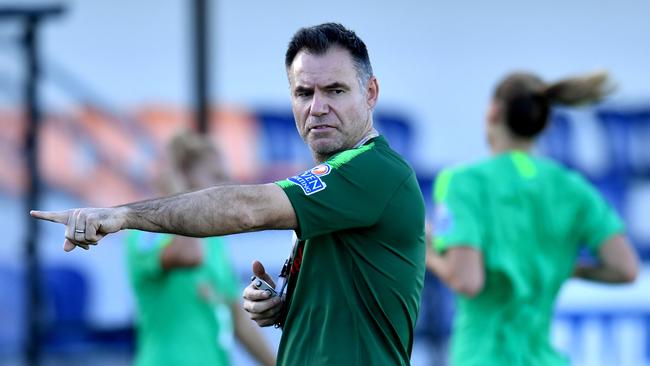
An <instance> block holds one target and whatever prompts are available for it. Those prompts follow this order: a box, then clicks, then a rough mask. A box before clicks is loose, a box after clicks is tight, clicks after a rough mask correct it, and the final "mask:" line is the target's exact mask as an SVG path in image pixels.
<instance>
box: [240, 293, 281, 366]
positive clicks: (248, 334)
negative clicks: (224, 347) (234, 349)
mask: <svg viewBox="0 0 650 366" xmlns="http://www.w3.org/2000/svg"><path fill="white" fill-rule="evenodd" d="M233 313H234V315H235V336H236V337H237V339H238V340H239V342H240V343H241V344H242V345H243V346H244V348H246V350H247V351H248V353H250V354H251V355H252V356H253V357H254V358H255V359H256V360H257V361H258V362H259V363H260V364H262V365H269V366H271V365H275V356H274V354H273V352H272V351H271V349H270V348H269V346H268V343H267V341H266V339H264V337H263V336H262V334H261V333H260V331H259V328H258V327H257V326H255V325H254V323H253V321H252V320H250V319H248V317H247V316H246V314H245V313H244V311H243V310H242V309H241V305H240V304H233Z"/></svg>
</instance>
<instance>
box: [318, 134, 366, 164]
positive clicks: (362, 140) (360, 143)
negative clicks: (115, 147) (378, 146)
mask: <svg viewBox="0 0 650 366" xmlns="http://www.w3.org/2000/svg"><path fill="white" fill-rule="evenodd" d="M377 136H379V132H377V130H376V129H375V128H374V127H372V128H371V129H370V131H368V132H366V133H365V134H364V135H363V137H361V138H360V139H359V141H357V143H356V144H354V146H352V147H350V148H347V149H343V150H340V151H336V152H334V153H332V154H328V155H322V154H316V153H314V161H316V162H317V163H319V164H320V163H323V162H325V161H326V160H327V159H329V158H330V157H332V156H334V155H336V154H338V153H340V152H341V151H345V150H350V149H356V148H357V147H361V146H363V145H364V144H365V143H366V142H368V141H369V140H371V139H373V138H375V137H377Z"/></svg>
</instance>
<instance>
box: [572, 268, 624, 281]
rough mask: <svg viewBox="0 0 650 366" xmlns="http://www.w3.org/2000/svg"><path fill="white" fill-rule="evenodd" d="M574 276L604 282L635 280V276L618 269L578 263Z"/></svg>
mask: <svg viewBox="0 0 650 366" xmlns="http://www.w3.org/2000/svg"><path fill="white" fill-rule="evenodd" d="M573 276H574V277H576V278H580V279H583V280H588V281H595V282H604V283H627V282H631V281H633V280H634V277H636V275H634V276H630V275H625V274H621V271H620V270H618V269H613V268H608V267H605V266H603V265H577V266H576V268H575V269H574V272H573Z"/></svg>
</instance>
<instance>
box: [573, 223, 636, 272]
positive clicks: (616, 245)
mask: <svg viewBox="0 0 650 366" xmlns="http://www.w3.org/2000/svg"><path fill="white" fill-rule="evenodd" d="M598 259H599V260H598V263H596V264H592V265H585V264H578V265H577V266H576V268H575V271H574V273H573V275H574V277H577V278H582V279H585V280H590V281H597V282H605V283H627V282H633V281H634V280H635V279H636V277H637V275H638V273H639V260H638V258H637V256H636V253H635V252H634V249H632V246H631V245H630V243H629V241H628V240H627V238H626V237H625V236H623V235H615V236H613V237H611V238H610V239H608V240H607V241H605V243H604V244H603V245H601V246H600V248H599V249H598Z"/></svg>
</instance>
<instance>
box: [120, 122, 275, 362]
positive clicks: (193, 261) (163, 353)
mask: <svg viewBox="0 0 650 366" xmlns="http://www.w3.org/2000/svg"><path fill="white" fill-rule="evenodd" d="M226 182H227V176H226V174H225V171H224V168H223V164H222V162H221V161H220V155H219V154H218V152H217V149H216V148H215V146H214V145H213V144H212V143H211V141H210V140H209V138H208V137H206V136H200V135H198V134H195V133H190V132H184V133H180V134H178V135H177V136H175V137H174V138H173V139H172V140H171V142H170V144H169V145H168V148H167V159H166V160H165V161H164V163H163V168H162V169H161V174H160V177H159V179H158V182H157V183H158V186H159V189H160V191H161V193H163V194H176V193H180V192H186V191H189V190H196V189H201V188H206V187H210V186H214V185H219V184H224V183H226ZM126 238H127V239H126V240H127V247H128V248H127V261H128V268H129V276H130V281H131V285H132V287H133V290H134V292H135V297H136V301H137V348H136V358H135V365H136V366H154V365H155V366H165V365H169V366H173V365H178V366H181V365H182V366H186V365H187V366H190V365H197V366H198V365H215V366H216V365H229V364H230V362H229V353H230V351H231V348H232V345H233V333H234V335H235V336H236V337H237V339H238V340H239V341H240V342H241V343H242V344H243V345H244V347H245V348H246V349H247V350H248V351H249V352H250V354H251V355H253V357H254V358H255V359H256V360H257V361H259V363H260V364H262V365H275V357H274V355H273V353H272V351H271V350H270V347H269V346H268V344H267V342H266V341H265V339H264V337H263V336H262V335H261V334H260V332H259V330H258V328H257V326H256V325H255V323H254V322H252V321H251V320H250V319H249V318H248V315H247V314H246V313H245V312H244V310H243V309H242V307H241V303H240V301H239V300H240V299H239V291H240V288H239V286H238V285H239V281H238V280H237V276H236V275H235V273H234V272H233V269H232V267H231V263H230V261H229V255H228V253H227V250H226V247H225V243H224V242H223V239H221V238H219V237H210V238H205V239H197V238H190V237H184V236H176V235H169V234H159V233H148V232H142V231H135V230H133V231H128V232H127V235H126Z"/></svg>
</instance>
